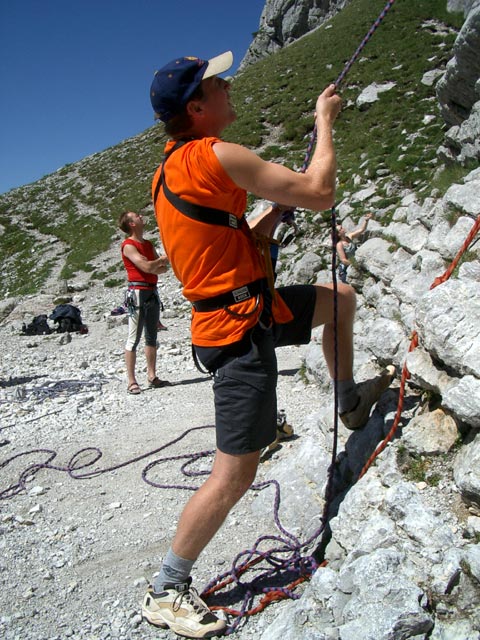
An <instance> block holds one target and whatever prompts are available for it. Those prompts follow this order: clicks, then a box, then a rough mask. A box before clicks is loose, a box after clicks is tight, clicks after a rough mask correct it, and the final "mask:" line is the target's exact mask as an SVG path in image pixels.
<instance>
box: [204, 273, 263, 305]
mask: <svg viewBox="0 0 480 640" xmlns="http://www.w3.org/2000/svg"><path fill="white" fill-rule="evenodd" d="M267 286H268V285H267V280H266V278H260V279H259V280H254V281H253V282H249V283H248V284H245V285H243V287H238V288H237V289H233V290H232V291H227V292H226V293H221V294H220V295H218V296H213V297H212V298H205V299H204V300H195V302H192V305H193V306H194V308H195V311H216V310H217V309H224V308H225V307H229V306H230V305H232V304H237V303H238V302H244V301H245V300H249V299H250V298H253V297H255V296H257V295H258V294H259V293H262V291H264V290H265V288H266V287H267Z"/></svg>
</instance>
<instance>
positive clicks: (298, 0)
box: [239, 0, 351, 70]
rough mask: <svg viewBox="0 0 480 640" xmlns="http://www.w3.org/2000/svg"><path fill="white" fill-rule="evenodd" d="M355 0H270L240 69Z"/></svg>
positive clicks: (287, 43) (283, 45)
mask: <svg viewBox="0 0 480 640" xmlns="http://www.w3.org/2000/svg"><path fill="white" fill-rule="evenodd" d="M350 1H351V0H267V1H266V3H265V7H264V8H263V11H262V15H261V16H260V25H259V28H258V31H257V33H256V34H255V37H254V39H253V42H252V44H251V45H250V47H249V48H248V51H247V53H246V54H245V57H244V58H243V60H242V62H241V64H240V67H239V69H240V70H241V69H243V68H245V67H246V66H248V65H249V64H252V63H253V62H256V61H257V60H260V59H261V58H265V57H266V56H268V55H269V54H271V53H273V52H274V51H277V50H278V49H282V48H283V47H285V46H287V45H289V44H291V43H292V42H294V41H295V40H298V38H300V37H301V36H303V35H305V34H306V33H308V32H309V31H312V30H313V29H316V28H317V27H319V26H320V25H321V24H322V23H323V22H325V20H328V19H329V18H330V17H332V16H333V15H335V14H336V13H337V12H338V11H340V10H341V9H343V8H344V7H345V6H346V5H347V4H349V3H350Z"/></svg>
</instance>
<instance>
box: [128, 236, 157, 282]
mask: <svg viewBox="0 0 480 640" xmlns="http://www.w3.org/2000/svg"><path fill="white" fill-rule="evenodd" d="M127 244H132V245H133V246H134V247H135V248H136V249H137V250H138V252H139V253H141V254H142V256H145V258H146V259H147V260H155V258H156V257H157V256H156V254H155V249H154V247H153V244H152V243H151V242H150V240H144V241H143V242H138V240H133V239H132V238H127V239H126V240H124V241H123V242H122V247H121V251H122V259H123V264H124V265H125V269H126V270H127V279H128V281H129V282H148V283H149V284H157V281H158V276H157V274H156V273H145V272H144V271H141V270H140V269H139V268H138V267H137V266H136V265H134V264H133V262H132V261H131V260H129V259H128V258H127V256H126V255H125V254H124V253H123V247H124V246H125V245H127Z"/></svg>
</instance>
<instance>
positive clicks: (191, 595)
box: [172, 587, 211, 616]
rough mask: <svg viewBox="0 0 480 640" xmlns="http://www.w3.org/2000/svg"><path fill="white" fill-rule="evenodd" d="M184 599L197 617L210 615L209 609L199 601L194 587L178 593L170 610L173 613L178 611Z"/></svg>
mask: <svg viewBox="0 0 480 640" xmlns="http://www.w3.org/2000/svg"><path fill="white" fill-rule="evenodd" d="M184 599H185V600H186V601H187V604H189V605H191V606H192V607H193V610H194V612H195V613H196V614H197V615H202V616H203V615H204V614H205V613H211V611H210V609H209V608H208V607H207V606H206V604H205V603H204V602H203V600H201V598H200V596H199V595H198V591H197V590H196V589H195V587H190V588H189V589H186V590H185V591H180V593H179V594H178V596H177V597H176V598H175V600H174V601H173V604H172V609H173V610H174V611H178V610H179V609H180V607H181V605H182V602H183V600H184Z"/></svg>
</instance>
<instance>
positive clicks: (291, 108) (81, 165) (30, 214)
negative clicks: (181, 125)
mask: <svg viewBox="0 0 480 640" xmlns="http://www.w3.org/2000/svg"><path fill="white" fill-rule="evenodd" d="M384 4H385V3H384V1H383V0H354V1H353V2H352V3H351V4H350V5H349V6H348V7H347V8H345V9H344V10H343V11H342V12H341V13H340V14H339V15H337V16H336V17H335V18H334V19H333V20H331V21H330V23H329V25H325V26H323V27H321V28H320V29H318V30H317V31H315V32H314V33H312V34H310V35H308V36H306V37H304V38H302V39H301V40H299V41H298V42H296V43H294V44H293V45H292V46H290V47H288V48H286V49H284V50H282V51H280V52H279V53H278V54H276V55H274V56H272V57H270V58H268V59H266V60H263V61H260V62H259V63H257V64H255V65H254V66H252V67H251V68H249V69H247V70H245V72H244V73H242V74H241V75H239V76H238V77H237V78H235V80H234V82H233V87H232V95H233V100H234V103H235V104H236V106H237V111H238V119H237V121H236V123H234V124H233V125H232V126H231V127H230V128H229V130H228V131H227V132H226V136H225V138H226V139H228V140H231V141H235V142H240V143H242V144H246V145H248V146H250V147H251V148H253V149H260V153H261V155H262V156H263V157H264V158H267V159H272V160H274V161H281V162H285V163H286V164H287V165H288V166H291V167H294V168H296V169H298V168H299V167H301V166H302V164H303V161H304V158H305V151H306V148H307V144H308V140H309V137H310V134H311V130H312V126H313V118H312V113H313V108H314V103H315V99H316V96H317V94H318V93H319V91H320V90H321V89H322V88H323V87H324V86H325V85H327V84H328V83H330V82H333V81H334V80H335V79H336V78H337V77H338V75H339V73H340V72H341V71H342V69H343V67H344V65H345V63H346V61H347V60H348V59H349V58H350V57H351V55H352V53H353V52H354V51H355V49H356V47H357V46H358V44H359V43H360V42H361V41H362V39H363V37H364V35H365V34H366V33H367V31H368V29H369V28H370V26H371V24H372V23H373V21H374V19H375V18H376V16H377V15H378V14H379V13H380V11H381V9H382V8H383V6H384ZM445 6H446V0H397V2H396V3H395V5H394V6H393V8H392V9H391V10H390V12H389V14H388V15H387V17H386V19H385V21H384V22H383V23H382V25H381V26H380V27H379V29H378V30H377V32H376V33H375V34H374V36H373V37H372V39H371V40H370V42H369V43H368V44H367V46H366V48H365V49H364V51H363V52H362V54H361V56H360V59H359V60H358V61H357V62H356V64H355V65H354V66H353V67H352V69H351V71H350V72H349V74H348V76H347V78H346V80H345V82H344V83H343V85H342V87H341V93H342V96H343V98H344V101H345V108H344V110H343V112H342V114H341V116H340V118H339V121H338V125H337V127H336V138H335V141H336V146H337V150H338V160H339V193H338V196H339V199H342V198H343V197H348V194H349V193H352V192H353V191H355V190H358V188H360V187H358V186H355V187H354V183H353V180H354V177H355V176H356V175H357V176H360V177H361V180H363V181H366V180H367V178H368V177H374V176H375V173H376V171H377V170H378V169H379V168H382V169H388V170H389V171H390V172H391V175H390V176H389V177H388V178H383V180H388V181H391V179H392V176H393V175H394V176H395V177H396V179H397V181H398V183H399V184H400V186H404V187H408V188H412V189H415V190H416V191H418V192H419V193H423V194H425V195H428V193H429V190H430V188H431V185H432V181H433V178H434V172H435V169H436V157H435V152H436V149H437V148H438V146H439V145H440V144H441V141H442V139H443V133H444V131H443V125H442V122H441V120H440V119H439V117H438V108H437V106H436V101H435V94H434V89H433V88H432V87H426V86H425V85H423V84H421V82H420V80H421V78H422V76H423V74H424V73H425V72H426V71H428V70H430V69H435V68H439V67H443V66H444V65H445V63H446V61H447V60H448V59H449V58H450V57H451V49H452V45H453V42H454V39H455V30H456V29H458V28H459V26H460V25H461V23H462V20H463V17H462V16H461V15H458V14H448V13H447V12H446V8H445ZM432 20H435V21H437V22H441V23H443V24H444V25H447V26H448V28H447V29H445V28H444V29H443V33H442V35H438V33H436V32H435V30H434V29H433V28H432V27H431V26H429V25H430V21H432ZM387 81H392V82H395V83H396V86H395V88H394V89H393V90H391V91H389V92H386V93H382V94H381V97H380V100H379V101H378V102H376V103H375V104H374V105H372V106H371V107H370V109H368V110H366V111H359V109H357V108H356V107H355V100H356V98H357V96H358V94H359V93H360V91H361V90H362V89H363V88H365V87H366V86H368V85H369V84H371V83H372V82H377V83H382V82H387ZM425 115H435V116H437V117H436V118H435V119H434V120H433V121H432V122H431V123H429V124H428V125H426V124H424V123H423V119H424V116H425ZM272 131H275V132H276V134H277V139H276V141H275V143H274V144H273V143H272V144H269V139H270V134H271V132H272ZM163 140H164V136H163V134H162V129H161V127H158V126H154V127H152V128H151V129H148V130H147V131H145V132H144V133H142V134H140V135H139V136H136V137H134V138H130V139H129V140H126V141H124V142H122V143H121V144H119V145H117V146H115V147H112V148H110V149H107V150H106V151H103V152H101V153H97V154H95V155H93V156H90V157H88V158H85V159H84V160H82V161H80V162H77V163H75V164H73V165H67V166H66V167H63V168H62V169H60V170H59V171H57V172H55V173H54V174H51V175H50V176H47V177H45V178H43V179H42V180H39V181H38V182H36V183H33V184H32V185H27V186H25V187H21V188H19V189H15V190H13V191H10V192H9V193H7V194H5V195H3V196H0V225H1V226H3V228H4V232H3V234H2V237H1V238H0V262H1V267H2V273H3V276H4V296H5V295H8V293H9V292H10V293H13V292H15V293H31V292H35V291H38V290H39V289H40V288H41V286H42V284H43V283H44V282H45V280H46V278H47V277H48V275H49V273H50V272H51V270H52V269H53V268H54V267H55V265H56V264H58V265H59V266H60V267H61V275H62V277H64V278H70V277H72V276H73V275H74V274H75V273H78V272H79V271H80V270H82V271H85V272H87V273H88V272H92V271H93V267H92V265H91V261H92V260H93V259H94V258H95V257H96V256H97V255H98V254H100V253H101V252H102V251H105V250H106V249H107V248H108V247H109V246H110V243H111V241H112V237H113V234H114V232H115V230H116V219H117V217H118V214H119V213H120V212H121V211H123V210H125V209H133V210H137V211H142V210H143V211H148V210H150V180H151V175H152V172H153V170H154V168H155V167H156V166H157V164H158V163H159V161H160V158H161V152H162V148H163ZM360 167H361V168H360ZM451 179H452V178H451V177H450V176H449V175H447V176H446V177H445V176H444V185H445V186H448V184H449V181H450V180H451ZM357 181H358V178H357ZM380 182H381V180H380ZM380 193H381V189H380ZM394 203H395V196H392V195H391V194H389V195H388V196H387V194H386V193H385V194H384V199H383V201H382V202H381V203H377V206H381V205H384V206H387V205H388V204H394ZM152 228H153V220H152ZM52 240H53V241H54V242H56V243H57V244H55V245H54V249H55V251H51V250H50V253H49V255H48V257H42V256H46V255H47V251H48V249H51V248H52ZM116 269H117V267H111V268H110V269H107V270H105V271H103V272H100V273H98V272H97V273H96V277H100V278H102V279H103V280H104V282H105V283H106V284H115V283H116V282H117V281H119V277H117V279H116V278H115V271H116ZM118 270H119V272H120V273H121V265H120V264H119V265H118ZM118 276H119V274H118Z"/></svg>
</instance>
